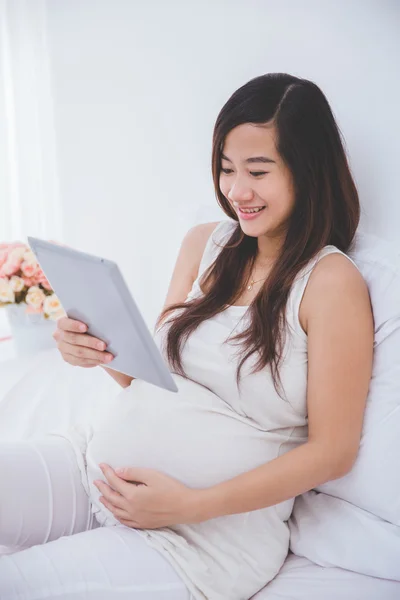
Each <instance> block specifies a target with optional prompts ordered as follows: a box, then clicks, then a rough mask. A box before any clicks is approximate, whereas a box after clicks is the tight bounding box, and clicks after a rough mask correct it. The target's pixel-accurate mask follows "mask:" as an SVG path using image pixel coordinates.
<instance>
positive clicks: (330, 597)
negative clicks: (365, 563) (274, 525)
mask: <svg viewBox="0 0 400 600" xmlns="http://www.w3.org/2000/svg"><path fill="white" fill-rule="evenodd" d="M399 599H400V582H398V581H388V580H385V579H378V578H376V577H368V576H367V575H360V574H358V573H353V572H351V571H345V570H344V569H336V568H326V567H320V566H318V565H315V564H314V563H312V562H310V561H309V560H307V559H306V558H303V557H300V556H295V555H294V554H289V556H288V558H287V559H286V562H285V564H284V565H283V567H282V569H281V570H280V572H279V573H278V575H277V576H276V577H275V579H274V580H273V581H271V583H269V584H268V585H267V586H266V587H265V588H264V589H262V590H261V591H260V592H258V593H257V594H255V596H253V597H252V599H251V600H399Z"/></svg>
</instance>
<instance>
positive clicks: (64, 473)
mask: <svg viewBox="0 0 400 600" xmlns="http://www.w3.org/2000/svg"><path fill="white" fill-rule="evenodd" d="M97 526H98V524H97V521H95V519H94V517H93V515H92V514H91V511H90V502H89V498H88V496H87V494H86V492H85V490H84V487H83V485H82V481H81V474H80V471H79V468H78V464H77V461H76V457H75V453H74V451H73V449H72V446H71V445H70V443H69V442H68V440H66V439H64V438H62V437H56V436H49V437H44V438H42V439H40V440H29V441H16V442H2V443H0V546H7V548H8V552H15V551H16V550H20V549H24V548H29V547H30V546H34V545H36V544H45V543H46V542H49V541H52V540H56V539H58V538H60V537H61V536H65V535H72V534H74V533H78V532H82V531H87V530H88V529H92V528H93V527H97Z"/></svg>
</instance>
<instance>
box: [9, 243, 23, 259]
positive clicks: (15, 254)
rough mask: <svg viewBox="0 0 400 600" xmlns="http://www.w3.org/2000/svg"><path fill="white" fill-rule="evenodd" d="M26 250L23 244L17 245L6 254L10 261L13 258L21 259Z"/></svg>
mask: <svg viewBox="0 0 400 600" xmlns="http://www.w3.org/2000/svg"><path fill="white" fill-rule="evenodd" d="M25 252H26V248H25V246H17V247H16V248H12V249H11V250H10V252H9V254H8V258H9V260H10V261H11V260H12V261H14V260H22V259H23V257H24V254H25Z"/></svg>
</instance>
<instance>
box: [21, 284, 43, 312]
mask: <svg viewBox="0 0 400 600" xmlns="http://www.w3.org/2000/svg"><path fill="white" fill-rule="evenodd" d="M45 298H46V296H45V294H44V292H43V290H41V289H40V288H39V287H38V286H37V285H32V286H31V287H30V288H29V290H28V293H27V295H26V298H25V302H26V303H27V304H29V306H32V307H33V308H36V309H38V308H41V306H42V304H43V302H44V300H45Z"/></svg>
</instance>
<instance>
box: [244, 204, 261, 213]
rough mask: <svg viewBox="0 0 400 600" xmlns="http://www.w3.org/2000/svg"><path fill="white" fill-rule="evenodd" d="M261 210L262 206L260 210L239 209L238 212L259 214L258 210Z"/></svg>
mask: <svg viewBox="0 0 400 600" xmlns="http://www.w3.org/2000/svg"><path fill="white" fill-rule="evenodd" d="M263 208H264V207H263V206H262V207H261V208H252V209H249V208H247V209H244V208H240V209H239V210H240V212H243V213H256V212H260V210H262V209H263Z"/></svg>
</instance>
